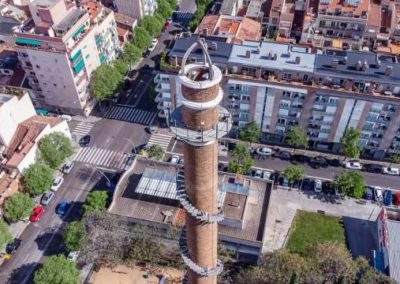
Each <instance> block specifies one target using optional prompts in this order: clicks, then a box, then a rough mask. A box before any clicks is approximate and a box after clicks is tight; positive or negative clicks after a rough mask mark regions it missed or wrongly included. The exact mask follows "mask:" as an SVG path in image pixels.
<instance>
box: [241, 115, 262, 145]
mask: <svg viewBox="0 0 400 284" xmlns="http://www.w3.org/2000/svg"><path fill="white" fill-rule="evenodd" d="M260 137H261V128H260V126H259V125H258V124H257V122H255V121H254V120H253V121H252V122H250V123H248V124H247V125H246V126H245V127H243V128H242V129H241V130H240V139H242V140H244V141H247V142H250V143H256V142H258V141H260Z"/></svg>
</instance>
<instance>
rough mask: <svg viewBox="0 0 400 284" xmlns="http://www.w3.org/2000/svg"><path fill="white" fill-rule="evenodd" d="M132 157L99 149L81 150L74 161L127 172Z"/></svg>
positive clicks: (86, 148) (87, 148)
mask: <svg viewBox="0 0 400 284" xmlns="http://www.w3.org/2000/svg"><path fill="white" fill-rule="evenodd" d="M130 157H131V155H129V154H127V153H123V152H118V151H112V150H108V149H103V148H97V147H85V148H81V149H80V150H79V151H78V153H76V155H75V157H74V158H73V160H74V161H77V162H82V163H86V164H92V165H96V166H101V167H104V168H112V169H120V170H126V169H127V167H128V165H127V163H128V160H129V158H130Z"/></svg>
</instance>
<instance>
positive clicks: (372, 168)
mask: <svg viewBox="0 0 400 284" xmlns="http://www.w3.org/2000/svg"><path fill="white" fill-rule="evenodd" d="M362 170H363V171H366V172H369V173H376V174H381V173H382V172H383V166H382V165H379V164H364V165H363V167H362Z"/></svg>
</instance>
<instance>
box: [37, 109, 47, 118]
mask: <svg viewBox="0 0 400 284" xmlns="http://www.w3.org/2000/svg"><path fill="white" fill-rule="evenodd" d="M36 113H37V114H39V115H45V116H48V115H49V111H48V110H47V109H45V108H37V109H36Z"/></svg>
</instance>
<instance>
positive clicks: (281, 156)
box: [274, 151, 292, 160]
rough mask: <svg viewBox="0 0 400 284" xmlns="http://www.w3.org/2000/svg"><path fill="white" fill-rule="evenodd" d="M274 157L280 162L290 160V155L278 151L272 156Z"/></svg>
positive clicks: (286, 152)
mask: <svg viewBox="0 0 400 284" xmlns="http://www.w3.org/2000/svg"><path fill="white" fill-rule="evenodd" d="M274 157H277V158H279V159H281V160H290V159H291V158H292V155H291V154H290V152H288V151H279V152H277V153H275V154H274Z"/></svg>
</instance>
